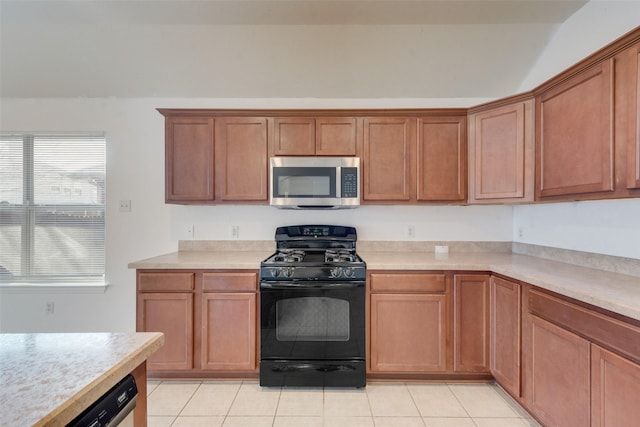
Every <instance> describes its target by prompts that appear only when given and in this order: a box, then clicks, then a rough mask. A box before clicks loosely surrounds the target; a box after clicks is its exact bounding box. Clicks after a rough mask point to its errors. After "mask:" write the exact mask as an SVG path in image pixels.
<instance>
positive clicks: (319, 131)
mask: <svg viewBox="0 0 640 427" xmlns="http://www.w3.org/2000/svg"><path fill="white" fill-rule="evenodd" d="M356 136H357V133H356V119H355V118H353V117H324V118H317V119H316V151H315V153H316V154H317V155H319V156H355V155H356Z"/></svg>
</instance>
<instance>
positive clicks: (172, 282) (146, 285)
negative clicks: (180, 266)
mask: <svg viewBox="0 0 640 427" xmlns="http://www.w3.org/2000/svg"><path fill="white" fill-rule="evenodd" d="M194 277H195V274H194V273H187V272H185V273H138V291H140V292H174V291H175V292H184V291H192V290H193V287H194Z"/></svg>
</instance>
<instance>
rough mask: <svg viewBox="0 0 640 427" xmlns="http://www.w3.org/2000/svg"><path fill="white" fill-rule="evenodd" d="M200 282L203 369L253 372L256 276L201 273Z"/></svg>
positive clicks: (251, 274) (255, 348)
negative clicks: (201, 290) (201, 289)
mask: <svg viewBox="0 0 640 427" xmlns="http://www.w3.org/2000/svg"><path fill="white" fill-rule="evenodd" d="M202 280H203V293H202V310H201V313H202V323H201V328H202V329H201V337H202V355H201V358H200V360H201V364H202V369H203V370H218V371H229V370H231V371H255V370H256V368H257V363H256V360H257V355H256V352H257V345H256V336H257V333H256V330H257V314H256V306H257V298H258V295H257V284H258V276H257V274H256V273H253V272H246V273H232V272H224V273H203V279H202Z"/></svg>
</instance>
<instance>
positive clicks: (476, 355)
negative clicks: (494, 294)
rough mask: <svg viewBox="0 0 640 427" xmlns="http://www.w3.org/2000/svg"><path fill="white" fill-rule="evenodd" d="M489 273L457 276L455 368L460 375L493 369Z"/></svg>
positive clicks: (455, 292) (454, 285)
mask: <svg viewBox="0 0 640 427" xmlns="http://www.w3.org/2000/svg"><path fill="white" fill-rule="evenodd" d="M489 279H490V276H489V275H488V274H456V275H454V277H453V313H454V320H453V367H454V370H455V371H456V372H488V370H489Z"/></svg>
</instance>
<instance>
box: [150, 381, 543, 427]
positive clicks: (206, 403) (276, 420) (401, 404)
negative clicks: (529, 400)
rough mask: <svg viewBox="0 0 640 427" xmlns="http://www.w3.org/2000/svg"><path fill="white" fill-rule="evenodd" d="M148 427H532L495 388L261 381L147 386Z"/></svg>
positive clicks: (531, 422)
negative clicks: (300, 384) (349, 386)
mask: <svg viewBox="0 0 640 427" xmlns="http://www.w3.org/2000/svg"><path fill="white" fill-rule="evenodd" d="M147 387H148V389H147V393H148V396H149V397H148V408H147V409H148V425H149V427H169V426H171V427H196V426H206V427H263V426H264V427H334V426H335V427H527V426H529V427H533V426H539V424H537V423H536V422H535V421H534V420H532V419H531V418H530V417H529V415H528V414H527V413H526V412H525V411H524V410H523V409H522V408H521V407H520V406H519V405H518V404H517V403H516V402H515V401H514V400H513V399H511V397H510V396H508V395H507V394H506V393H505V392H504V391H503V390H502V389H500V388H499V387H498V386H496V385H495V384H477V383H474V384H462V383H441V384H434V383H413V382H410V383H403V382H393V383H390V382H369V383H367V387H366V388H364V389H339V388H325V389H322V388H304V387H284V388H271V387H269V388H267V387H260V386H259V385H258V382H257V381H237V382H223V381H162V382H160V381H149V382H148V384H147Z"/></svg>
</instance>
